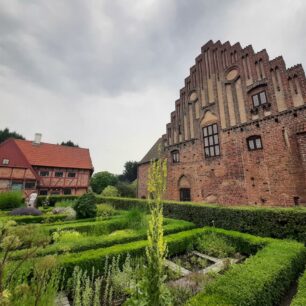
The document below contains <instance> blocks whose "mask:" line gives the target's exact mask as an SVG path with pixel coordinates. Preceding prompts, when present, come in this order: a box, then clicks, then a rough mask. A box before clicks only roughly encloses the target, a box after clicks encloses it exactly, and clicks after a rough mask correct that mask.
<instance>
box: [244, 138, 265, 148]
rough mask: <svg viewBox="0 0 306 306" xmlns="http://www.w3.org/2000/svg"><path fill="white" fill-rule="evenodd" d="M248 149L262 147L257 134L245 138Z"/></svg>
mask: <svg viewBox="0 0 306 306" xmlns="http://www.w3.org/2000/svg"><path fill="white" fill-rule="evenodd" d="M247 144H248V149H249V150H250V151H254V150H260V149H262V141H261V137H260V136H259V135H254V136H250V137H248V138H247Z"/></svg>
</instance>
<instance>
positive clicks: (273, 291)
mask: <svg viewBox="0 0 306 306" xmlns="http://www.w3.org/2000/svg"><path fill="white" fill-rule="evenodd" d="M205 232H215V233H217V234H218V235H223V236H224V237H227V238H229V239H231V240H232V242H233V243H235V245H236V247H237V249H238V250H239V251H242V252H245V253H247V254H252V253H254V251H255V250H257V251H258V252H257V253H256V254H255V255H252V256H250V257H249V258H248V259H247V260H246V261H245V262H244V263H242V264H240V265H234V266H233V267H232V268H230V269H229V270H228V271H227V272H225V273H224V275H221V276H219V277H218V278H217V279H216V281H215V282H213V283H211V284H209V285H208V286H207V288H206V289H205V291H203V292H201V293H200V294H198V295H196V296H195V297H194V298H193V299H191V300H190V301H189V302H188V305H210V306H212V305H214V306H215V305H227V306H229V305H248V306H252V305H254V306H255V305H256V306H257V305H258V306H259V305H260V306H262V305H267V306H269V305H271V306H272V305H276V304H277V303H279V301H280V300H281V298H282V296H283V295H284V294H285V293H286V292H287V290H288V289H289V287H290V285H291V283H292V282H293V281H294V280H295V279H296V278H297V276H298V275H299V273H300V272H301V269H303V267H304V264H305V261H306V248H305V247H304V246H303V244H301V243H298V242H295V241H289V240H277V239H271V238H260V237H254V236H252V235H248V234H243V233H237V232H232V231H226V230H223V229H215V228H204V229H203V228H202V229H201V228H198V229H193V230H189V231H184V232H180V233H176V234H171V235H168V236H165V239H166V241H167V245H168V255H169V256H172V255H175V254H180V253H184V252H186V250H187V249H188V248H189V247H190V244H192V243H193V242H194V241H195V238H196V237H197V236H198V235H201V234H203V233H205ZM146 245H147V241H146V240H141V241H136V242H130V243H127V244H118V245H113V246H111V247H107V248H99V249H96V250H88V251H84V252H80V253H72V254H68V255H59V256H58V259H59V262H60V264H61V265H62V266H63V267H64V268H66V269H67V274H68V275H69V274H70V273H71V272H72V270H73V268H74V266H76V265H79V266H81V267H82V268H83V269H86V270H88V271H90V270H91V269H92V268H93V267H94V268H95V270H100V271H101V270H102V269H103V266H104V262H105V260H106V258H109V257H112V256H115V255H121V257H122V258H123V257H124V255H126V254H128V253H129V254H130V255H132V256H138V255H143V254H144V250H145V246H146Z"/></svg>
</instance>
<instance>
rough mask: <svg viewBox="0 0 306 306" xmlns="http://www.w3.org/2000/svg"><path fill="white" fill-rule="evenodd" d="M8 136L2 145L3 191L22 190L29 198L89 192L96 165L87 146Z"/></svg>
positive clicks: (0, 176)
mask: <svg viewBox="0 0 306 306" xmlns="http://www.w3.org/2000/svg"><path fill="white" fill-rule="evenodd" d="M40 137H41V135H40V134H36V137H35V140H34V141H28V140H19V139H8V140H6V141H4V142H3V143H1V144H0V192H1V191H8V190H22V191H23V193H24V195H25V196H26V197H27V196H28V195H29V194H31V193H32V192H38V194H40V195H47V194H67V195H68V194H71V195H82V194H83V193H85V192H87V190H88V186H89V181H90V177H91V174H92V172H93V166H92V162H91V158H90V153H89V150H88V149H83V148H78V147H68V146H62V145H55V144H49V143H43V142H41V141H40Z"/></svg>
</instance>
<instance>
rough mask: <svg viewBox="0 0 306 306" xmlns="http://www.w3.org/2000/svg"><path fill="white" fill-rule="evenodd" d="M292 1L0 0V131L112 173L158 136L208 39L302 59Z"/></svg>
mask: <svg viewBox="0 0 306 306" xmlns="http://www.w3.org/2000/svg"><path fill="white" fill-rule="evenodd" d="M305 9H306V3H305V2H304V1H302V0H296V1H295V2H294V6H293V5H292V3H291V2H290V1H287V0H279V1H276V0H271V1H263V0H259V1H256V2H254V1H243V0H232V1H226V0H219V1H213V0H210V1H208V0H190V1H183V0H88V1H83V0H74V1H69V0H54V1H48V0H28V1H21V0H0V129H1V128H4V127H6V126H8V127H10V128H11V129H16V130H18V132H20V133H21V134H24V135H25V136H26V137H28V138H32V137H33V135H34V133H35V132H38V131H41V132H42V133H43V138H44V140H45V141H49V142H55V143H57V142H61V141H63V140H68V139H72V140H73V141H75V142H77V143H79V144H80V145H82V146H85V147H89V148H90V149H91V154H92V156H93V161H94V165H95V168H96V170H101V169H106V170H110V171H113V172H117V173H119V172H121V171H122V167H123V164H124V162H125V161H127V160H130V159H132V160H133V159H136V160H139V159H141V157H142V155H144V154H145V153H146V151H147V150H148V149H149V148H150V146H151V145H152V144H153V143H154V142H155V140H156V139H157V138H158V137H159V136H160V135H161V134H162V133H164V131H165V125H166V123H167V122H168V120H169V118H170V112H171V110H173V109H174V101H175V100H176V98H177V97H178V95H179V89H180V88H181V87H182V86H183V81H184V78H185V77H186V76H187V75H188V72H189V67H190V66H192V65H193V64H194V59H195V57H196V56H197V55H198V54H199V52H200V48H201V46H202V45H203V44H204V43H205V42H206V41H208V40H209V39H213V40H215V41H216V40H221V41H227V40H230V41H231V43H235V42H237V41H240V42H241V44H242V46H245V45H248V44H253V46H254V49H255V50H261V49H263V48H266V49H267V51H268V53H269V54H270V55H271V58H272V57H275V56H278V55H280V54H283V55H284V58H285V61H286V62H287V63H288V66H290V65H293V64H295V63H298V62H302V63H305V61H306V58H305V54H306V53H305V51H306V50H305V49H306V43H305V41H304V37H305V29H304V23H303V20H304V18H305V13H304V12H305V11H306V10H305Z"/></svg>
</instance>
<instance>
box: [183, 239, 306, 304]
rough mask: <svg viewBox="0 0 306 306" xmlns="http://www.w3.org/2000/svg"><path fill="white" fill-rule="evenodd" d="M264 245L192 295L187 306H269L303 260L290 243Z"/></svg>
mask: <svg viewBox="0 0 306 306" xmlns="http://www.w3.org/2000/svg"><path fill="white" fill-rule="evenodd" d="M267 242H268V243H267V245H266V246H265V247H264V248H263V249H261V250H259V251H258V253H257V254H256V255H255V256H252V257H250V258H248V259H247V260H246V261H245V262H244V263H243V264H241V265H234V266H232V267H231V269H230V270H229V271H228V272H226V273H225V274H224V275H221V276H220V277H219V278H217V279H216V280H215V281H214V282H213V283H210V284H208V285H207V287H206V288H205V289H204V291H203V292H201V293H199V294H197V295H196V296H194V297H193V298H192V299H191V300H190V301H189V302H188V303H187V305H188V306H200V305H201V306H215V305H224V306H225V305H226V306H234V305H241V306H244V305H245V306H246V305H248V306H253V305H254V306H255V305H256V306H262V305H265V306H273V305H279V304H278V303H279V302H280V301H281V299H282V297H283V296H284V295H285V293H286V292H287V291H288V289H289V288H290V285H291V283H292V282H293V281H294V280H295V279H296V278H297V276H298V275H299V273H300V272H301V269H303V266H304V264H305V261H306V249H305V247H304V246H303V245H302V244H300V243H298V242H294V241H286V240H284V241H279V240H270V241H267Z"/></svg>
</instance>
